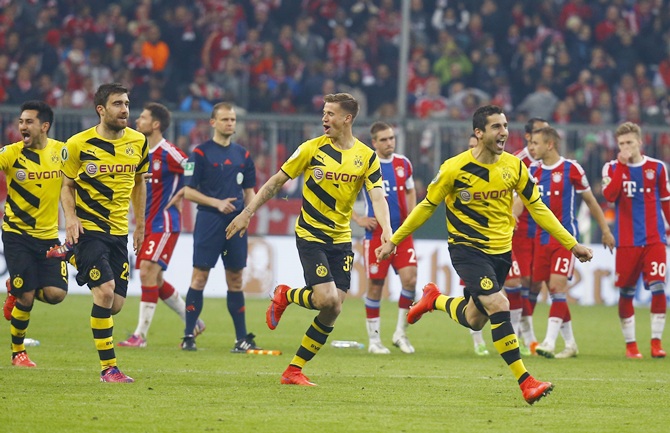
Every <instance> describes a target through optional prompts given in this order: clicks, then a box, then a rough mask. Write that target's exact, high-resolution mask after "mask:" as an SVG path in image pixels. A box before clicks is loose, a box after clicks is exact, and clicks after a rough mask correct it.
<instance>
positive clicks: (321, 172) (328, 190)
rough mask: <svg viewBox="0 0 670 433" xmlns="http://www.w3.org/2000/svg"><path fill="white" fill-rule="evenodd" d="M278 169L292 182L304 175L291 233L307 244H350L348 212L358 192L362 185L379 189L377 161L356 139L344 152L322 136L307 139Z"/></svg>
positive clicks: (379, 177)
mask: <svg viewBox="0 0 670 433" xmlns="http://www.w3.org/2000/svg"><path fill="white" fill-rule="evenodd" d="M281 169H282V171H283V172H284V173H286V174H287V175H288V176H289V177H290V178H292V179H294V178H296V177H297V176H299V175H300V174H302V173H304V174H305V181H304V185H303V189H302V198H303V199H302V209H301V210H300V216H299V217H298V219H297V221H296V223H295V232H296V235H297V236H298V237H300V238H301V239H305V240H307V241H313V242H321V243H328V244H342V243H347V242H351V226H350V220H351V213H352V212H353V206H354V202H355V201H356V197H357V196H358V193H359V192H360V191H361V189H362V188H363V185H364V184H365V187H366V189H367V190H368V191H369V190H371V189H372V188H374V187H380V188H381V187H382V174H381V168H380V164H379V158H377V155H376V154H375V152H374V151H373V150H372V149H371V148H369V147H368V146H366V145H365V144H363V143H362V142H360V141H359V140H357V139H356V140H355V143H354V145H353V147H352V148H351V149H347V150H340V149H337V148H336V147H335V146H333V145H332V143H331V141H330V138H328V137H326V136H325V135H322V136H321V137H317V138H314V139H312V140H308V141H306V142H304V143H302V144H301V145H300V147H298V149H297V150H296V151H295V152H294V153H293V155H291V157H290V158H289V159H288V160H287V161H286V162H285V163H284V165H282V167H281Z"/></svg>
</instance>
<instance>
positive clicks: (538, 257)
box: [532, 243, 575, 282]
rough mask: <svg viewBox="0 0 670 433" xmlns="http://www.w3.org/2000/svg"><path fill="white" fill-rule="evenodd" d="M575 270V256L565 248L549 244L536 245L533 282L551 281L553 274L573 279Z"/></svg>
mask: <svg viewBox="0 0 670 433" xmlns="http://www.w3.org/2000/svg"><path fill="white" fill-rule="evenodd" d="M574 270H575V256H574V255H573V254H572V253H571V252H570V251H569V250H567V249H565V247H564V246H562V245H559V244H553V243H549V244H547V245H539V244H536V245H535V258H534V260H533V275H532V281H533V282H538V281H549V277H550V276H551V275H552V274H557V275H565V276H566V277H568V278H572V274H573V272H574Z"/></svg>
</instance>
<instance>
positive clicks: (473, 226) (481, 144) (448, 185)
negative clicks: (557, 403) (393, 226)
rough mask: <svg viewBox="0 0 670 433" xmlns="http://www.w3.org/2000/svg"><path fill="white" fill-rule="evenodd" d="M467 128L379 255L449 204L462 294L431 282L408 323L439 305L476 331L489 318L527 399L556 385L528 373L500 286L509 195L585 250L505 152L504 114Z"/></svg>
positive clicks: (505, 265) (505, 267) (493, 109)
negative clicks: (471, 141) (467, 143)
mask: <svg viewBox="0 0 670 433" xmlns="http://www.w3.org/2000/svg"><path fill="white" fill-rule="evenodd" d="M472 127H473V131H474V133H475V135H476V136H477V139H478V143H477V146H476V147H475V148H474V149H471V150H467V151H465V152H463V153H461V154H459V155H456V156H455V157H453V158H450V159H448V160H447V161H445V162H444V163H443V164H442V166H441V167H440V171H439V172H438V173H437V175H436V176H435V179H433V181H432V182H431V184H430V185H429V186H428V193H427V195H426V198H425V199H424V200H422V201H421V203H419V204H418V205H417V207H416V208H414V210H413V211H412V213H411V214H410V215H409V217H408V218H407V219H406V220H405V222H404V223H403V225H402V226H400V228H399V229H398V231H397V232H396V233H395V234H394V235H393V237H392V238H391V241H390V242H388V243H385V244H384V245H382V246H381V247H380V248H379V250H378V258H379V259H380V260H383V259H386V258H387V257H389V256H390V255H391V254H392V253H393V250H394V249H395V246H396V245H398V244H399V243H400V242H402V240H403V239H404V238H405V237H407V236H409V235H410V234H411V233H412V232H414V230H416V229H417V228H418V227H419V226H421V225H422V224H423V223H424V222H426V221H427V220H428V219H429V218H430V216H431V215H432V214H433V212H435V210H436V209H437V207H438V205H439V203H440V202H441V201H444V202H445V204H446V207H447V222H448V224H447V230H448V232H449V241H448V242H449V254H450V256H451V263H452V265H453V266H454V268H455V269H456V272H457V273H458V275H459V276H460V277H461V278H462V279H463V281H464V282H465V290H464V292H465V293H464V294H465V296H459V297H451V296H445V295H442V294H440V291H439V289H438V288H437V286H436V285H435V284H433V283H428V284H427V285H426V287H425V288H424V290H423V297H422V298H421V300H420V301H419V302H418V303H416V304H415V305H414V306H413V307H412V308H411V309H410V311H409V314H408V316H407V321H408V322H409V323H410V324H411V323H416V322H417V321H418V320H419V319H420V318H421V316H422V315H423V314H424V313H427V312H429V311H433V310H435V309H438V310H440V311H445V312H446V313H447V314H448V315H449V317H451V318H452V319H453V320H454V321H456V322H457V323H459V324H460V325H462V326H465V327H466V328H473V329H482V328H483V327H484V325H485V324H486V322H488V321H489V320H490V321H491V336H492V339H493V345H494V347H495V348H496V350H497V351H498V353H499V354H500V355H501V356H502V358H503V359H504V360H505V362H506V363H507V365H508V366H509V368H510V369H511V370H512V373H513V374H514V377H515V378H516V380H517V383H518V384H519V386H520V388H521V391H522V393H523V397H524V399H525V400H526V402H528V403H529V404H533V403H535V402H536V401H538V400H539V399H540V398H542V397H543V396H545V395H547V394H548V393H549V392H550V391H551V390H552V389H553V387H554V385H553V384H551V383H550V382H540V381H538V380H536V379H535V378H534V377H533V376H531V375H530V374H529V373H528V371H527V370H526V367H525V366H524V363H523V361H522V359H521V354H520V352H519V342H518V339H517V336H516V335H515V333H514V328H513V327H512V324H511V322H510V311H509V301H508V300H507V298H506V297H505V296H504V294H503V293H502V291H501V290H502V287H503V284H504V283H505V280H506V278H507V275H508V272H509V268H510V265H511V255H512V252H511V249H512V232H513V230H514V218H513V216H512V201H513V198H514V197H513V195H514V194H513V193H514V191H516V192H517V193H518V195H519V196H520V197H521V199H522V201H523V203H524V205H525V206H526V207H527V208H528V210H529V211H530V213H531V215H532V216H533V219H534V220H535V221H537V222H538V224H540V226H542V227H544V228H545V229H547V230H548V231H549V232H550V233H551V234H552V235H553V236H554V237H555V238H557V239H558V240H559V241H560V242H561V245H563V246H564V247H565V248H567V249H568V250H571V251H572V253H573V254H574V255H575V256H576V257H577V258H579V259H580V260H581V261H588V260H591V258H592V253H591V250H589V249H588V248H586V247H585V246H583V245H580V244H579V243H578V242H577V240H575V238H574V237H573V236H572V235H570V233H568V231H567V230H565V228H563V226H562V225H561V223H560V222H559V221H558V220H557V219H556V217H555V216H554V214H552V213H551V211H550V210H549V209H548V208H547V207H546V206H545V205H544V203H542V200H541V197H540V193H539V191H538V188H537V186H536V185H535V184H534V183H533V180H532V178H531V177H530V174H529V173H528V169H527V168H526V166H525V165H524V164H523V163H522V162H521V160H519V158H517V157H515V156H513V155H511V154H509V153H506V152H504V148H505V142H506V140H507V137H508V131H507V119H506V117H505V115H504V114H503V112H502V109H501V108H500V107H497V106H495V105H487V106H483V107H480V108H478V109H477V111H475V113H474V115H473V118H472Z"/></svg>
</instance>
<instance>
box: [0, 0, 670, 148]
mask: <svg viewBox="0 0 670 433" xmlns="http://www.w3.org/2000/svg"><path fill="white" fill-rule="evenodd" d="M410 10H411V17H410V22H411V29H410V39H411V41H410V68H409V79H408V83H407V86H408V92H409V98H408V107H407V108H408V110H407V111H408V113H411V115H413V116H416V117H419V118H443V119H460V120H464V119H469V118H470V117H471V116H472V113H473V112H474V110H475V109H476V108H477V107H478V106H480V105H482V104H484V103H489V102H490V103H495V104H497V105H500V106H502V107H503V108H504V109H505V111H506V112H508V113H514V114H515V116H524V115H528V114H530V115H532V116H539V117H544V118H546V119H548V120H550V121H551V122H552V123H553V124H561V123H565V122H572V123H590V124H609V123H616V122H621V121H625V120H630V121H634V122H637V123H640V124H643V125H645V124H647V125H659V124H664V123H665V122H667V121H668V120H670V92H668V90H667V89H668V87H670V52H669V51H670V50H668V46H670V2H668V1H667V0H638V1H632V0H591V1H586V0H543V1H537V0H532V1H531V0H496V1H494V0H469V1H465V0H412V1H411V6H410ZM400 27H401V17H400V1H399V0H339V1H335V0H247V1H243V2H239V1H232V0H195V1H192V2H191V1H189V2H186V1H183V0H153V1H152V0H140V1H137V2H135V1H126V0H117V1H109V2H88V1H84V0H24V1H16V0H3V1H0V101H1V102H3V103H7V104H13V105H17V104H20V103H22V102H24V101H26V100H29V99H43V100H45V101H46V102H48V103H49V104H51V105H52V106H54V107H73V108H80V107H90V106H91V104H92V95H93V93H94V91H95V89H96V88H97V87H98V86H99V85H100V84H101V83H105V82H110V81H119V82H122V83H124V84H125V85H129V86H130V87H131V91H132V95H133V105H134V106H141V105H142V104H143V103H144V102H146V101H149V100H151V101H159V102H162V103H165V104H167V105H168V106H169V107H171V108H173V109H181V110H186V111H191V110H202V111H205V112H208V111H209V110H208V108H207V107H209V106H211V104H212V103H215V102H218V101H220V100H227V101H231V102H234V103H235V104H236V105H237V106H239V107H242V108H244V109H246V110H248V111H250V112H262V113H267V112H272V113H282V114H287V113H301V112H306V113H313V112H318V111H320V110H321V107H322V96H323V95H325V94H328V93H332V92H335V91H346V92H349V93H351V94H353V95H354V96H355V97H356V98H357V99H358V100H360V101H361V102H362V115H363V116H370V117H390V116H393V115H394V114H395V113H396V112H397V107H396V106H395V104H396V93H397V86H396V80H397V76H396V72H397V70H398V67H397V65H398V58H399V40H400ZM203 105H204V107H205V108H204V109H203V108H202V106H203ZM612 144H613V143H612Z"/></svg>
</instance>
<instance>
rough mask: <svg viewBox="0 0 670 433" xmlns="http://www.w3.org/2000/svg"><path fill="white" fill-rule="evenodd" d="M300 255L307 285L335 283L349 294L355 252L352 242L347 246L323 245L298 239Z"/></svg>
mask: <svg viewBox="0 0 670 433" xmlns="http://www.w3.org/2000/svg"><path fill="white" fill-rule="evenodd" d="M295 243H296V245H297V246H298V255H299V256H300V263H302V271H303V273H304V274H305V284H307V285H308V286H313V285H316V284H321V283H327V282H330V281H334V282H335V286H336V287H337V288H338V289H340V290H342V291H343V292H347V291H348V290H349V287H350V286H351V267H352V266H353V262H354V252H353V251H352V250H351V242H349V243H346V244H322V243H319V242H310V241H306V240H303V239H300V238H296V242H295Z"/></svg>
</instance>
